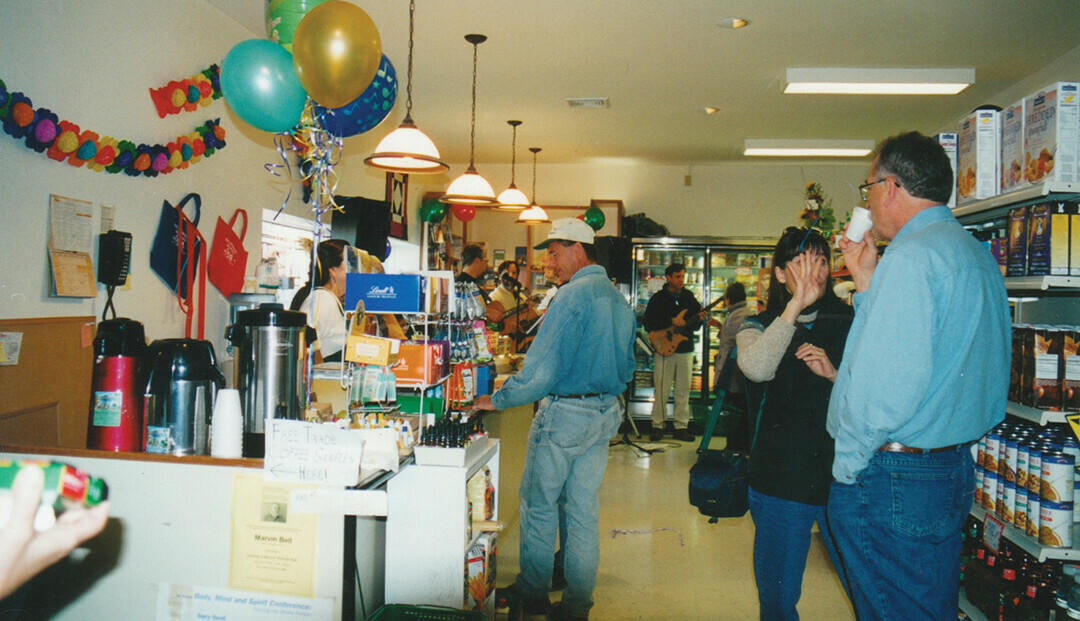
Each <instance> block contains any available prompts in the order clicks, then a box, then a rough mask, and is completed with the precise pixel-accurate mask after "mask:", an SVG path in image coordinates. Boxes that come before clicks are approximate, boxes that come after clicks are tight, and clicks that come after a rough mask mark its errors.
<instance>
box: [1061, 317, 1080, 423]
mask: <svg viewBox="0 0 1080 621" xmlns="http://www.w3.org/2000/svg"><path fill="white" fill-rule="evenodd" d="M1063 332H1064V336H1065V337H1064V339H1063V347H1062V350H1063V351H1062V358H1063V359H1064V362H1065V364H1064V367H1065V382H1064V386H1063V387H1062V392H1063V393H1064V394H1063V395H1062V409H1063V410H1072V411H1078V410H1080V328H1078V327H1076V326H1071V327H1068V328H1064V329H1063Z"/></svg>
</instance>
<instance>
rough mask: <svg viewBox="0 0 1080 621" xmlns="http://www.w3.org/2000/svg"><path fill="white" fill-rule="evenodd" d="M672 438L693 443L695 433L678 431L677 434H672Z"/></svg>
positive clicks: (684, 430)
mask: <svg viewBox="0 0 1080 621" xmlns="http://www.w3.org/2000/svg"><path fill="white" fill-rule="evenodd" d="M672 437H674V438H675V439H676V440H678V441H680V442H693V441H694V432H692V431H690V430H689V429H676V430H675V433H674V434H672Z"/></svg>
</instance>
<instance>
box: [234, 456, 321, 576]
mask: <svg viewBox="0 0 1080 621" xmlns="http://www.w3.org/2000/svg"><path fill="white" fill-rule="evenodd" d="M307 487H310V486H305V485H297V484H290V483H280V482H269V481H264V480H263V477H262V476H261V473H260V474H237V475H236V477H235V478H234V479H233V503H232V533H231V536H230V542H229V548H230V549H229V588H230V589H238V590H244V591H261V592H266V593H276V594H282V595H295V596H297V597H312V596H313V595H314V593H315V562H316V555H315V548H316V541H317V528H318V524H319V521H318V516H317V515H315V514H311V513H298V512H293V511H290V507H289V493H290V492H291V491H293V490H297V489H306V488H307Z"/></svg>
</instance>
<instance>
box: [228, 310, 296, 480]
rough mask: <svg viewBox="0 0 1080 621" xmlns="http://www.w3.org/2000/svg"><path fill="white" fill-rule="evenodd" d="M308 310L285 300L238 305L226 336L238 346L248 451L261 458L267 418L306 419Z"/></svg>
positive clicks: (238, 381)
mask: <svg viewBox="0 0 1080 621" xmlns="http://www.w3.org/2000/svg"><path fill="white" fill-rule="evenodd" d="M306 325H307V314H306V313H302V312H299V311H289V310H285V308H284V306H282V305H281V304H260V305H259V307H258V308H255V309H250V310H244V311H240V312H238V313H237V314H236V323H234V324H233V325H231V326H229V327H228V328H227V331H226V334H225V338H226V339H228V341H229V342H230V343H232V344H233V347H234V348H235V349H234V351H235V356H234V363H235V374H236V376H235V378H234V386H236V389H237V390H239V391H240V409H241V410H243V412H244V448H243V454H244V457H255V458H262V457H263V455H264V453H265V450H266V444H265V432H266V419H269V418H276V419H285V420H303V418H304V408H305V405H306V402H307V377H306V374H305V368H304V364H305V362H306V358H307V346H306V344H305V342H304V327H305V326H306Z"/></svg>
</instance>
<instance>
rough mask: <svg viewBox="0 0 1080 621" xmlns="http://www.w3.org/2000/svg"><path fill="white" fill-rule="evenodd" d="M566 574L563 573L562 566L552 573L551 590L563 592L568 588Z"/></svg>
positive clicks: (558, 566)
mask: <svg viewBox="0 0 1080 621" xmlns="http://www.w3.org/2000/svg"><path fill="white" fill-rule="evenodd" d="M567 584H568V583H567V582H566V574H564V573H563V568H562V565H556V566H555V569H554V570H552V572H551V590H552V591H561V590H563V589H565V588H566V587H567Z"/></svg>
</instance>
